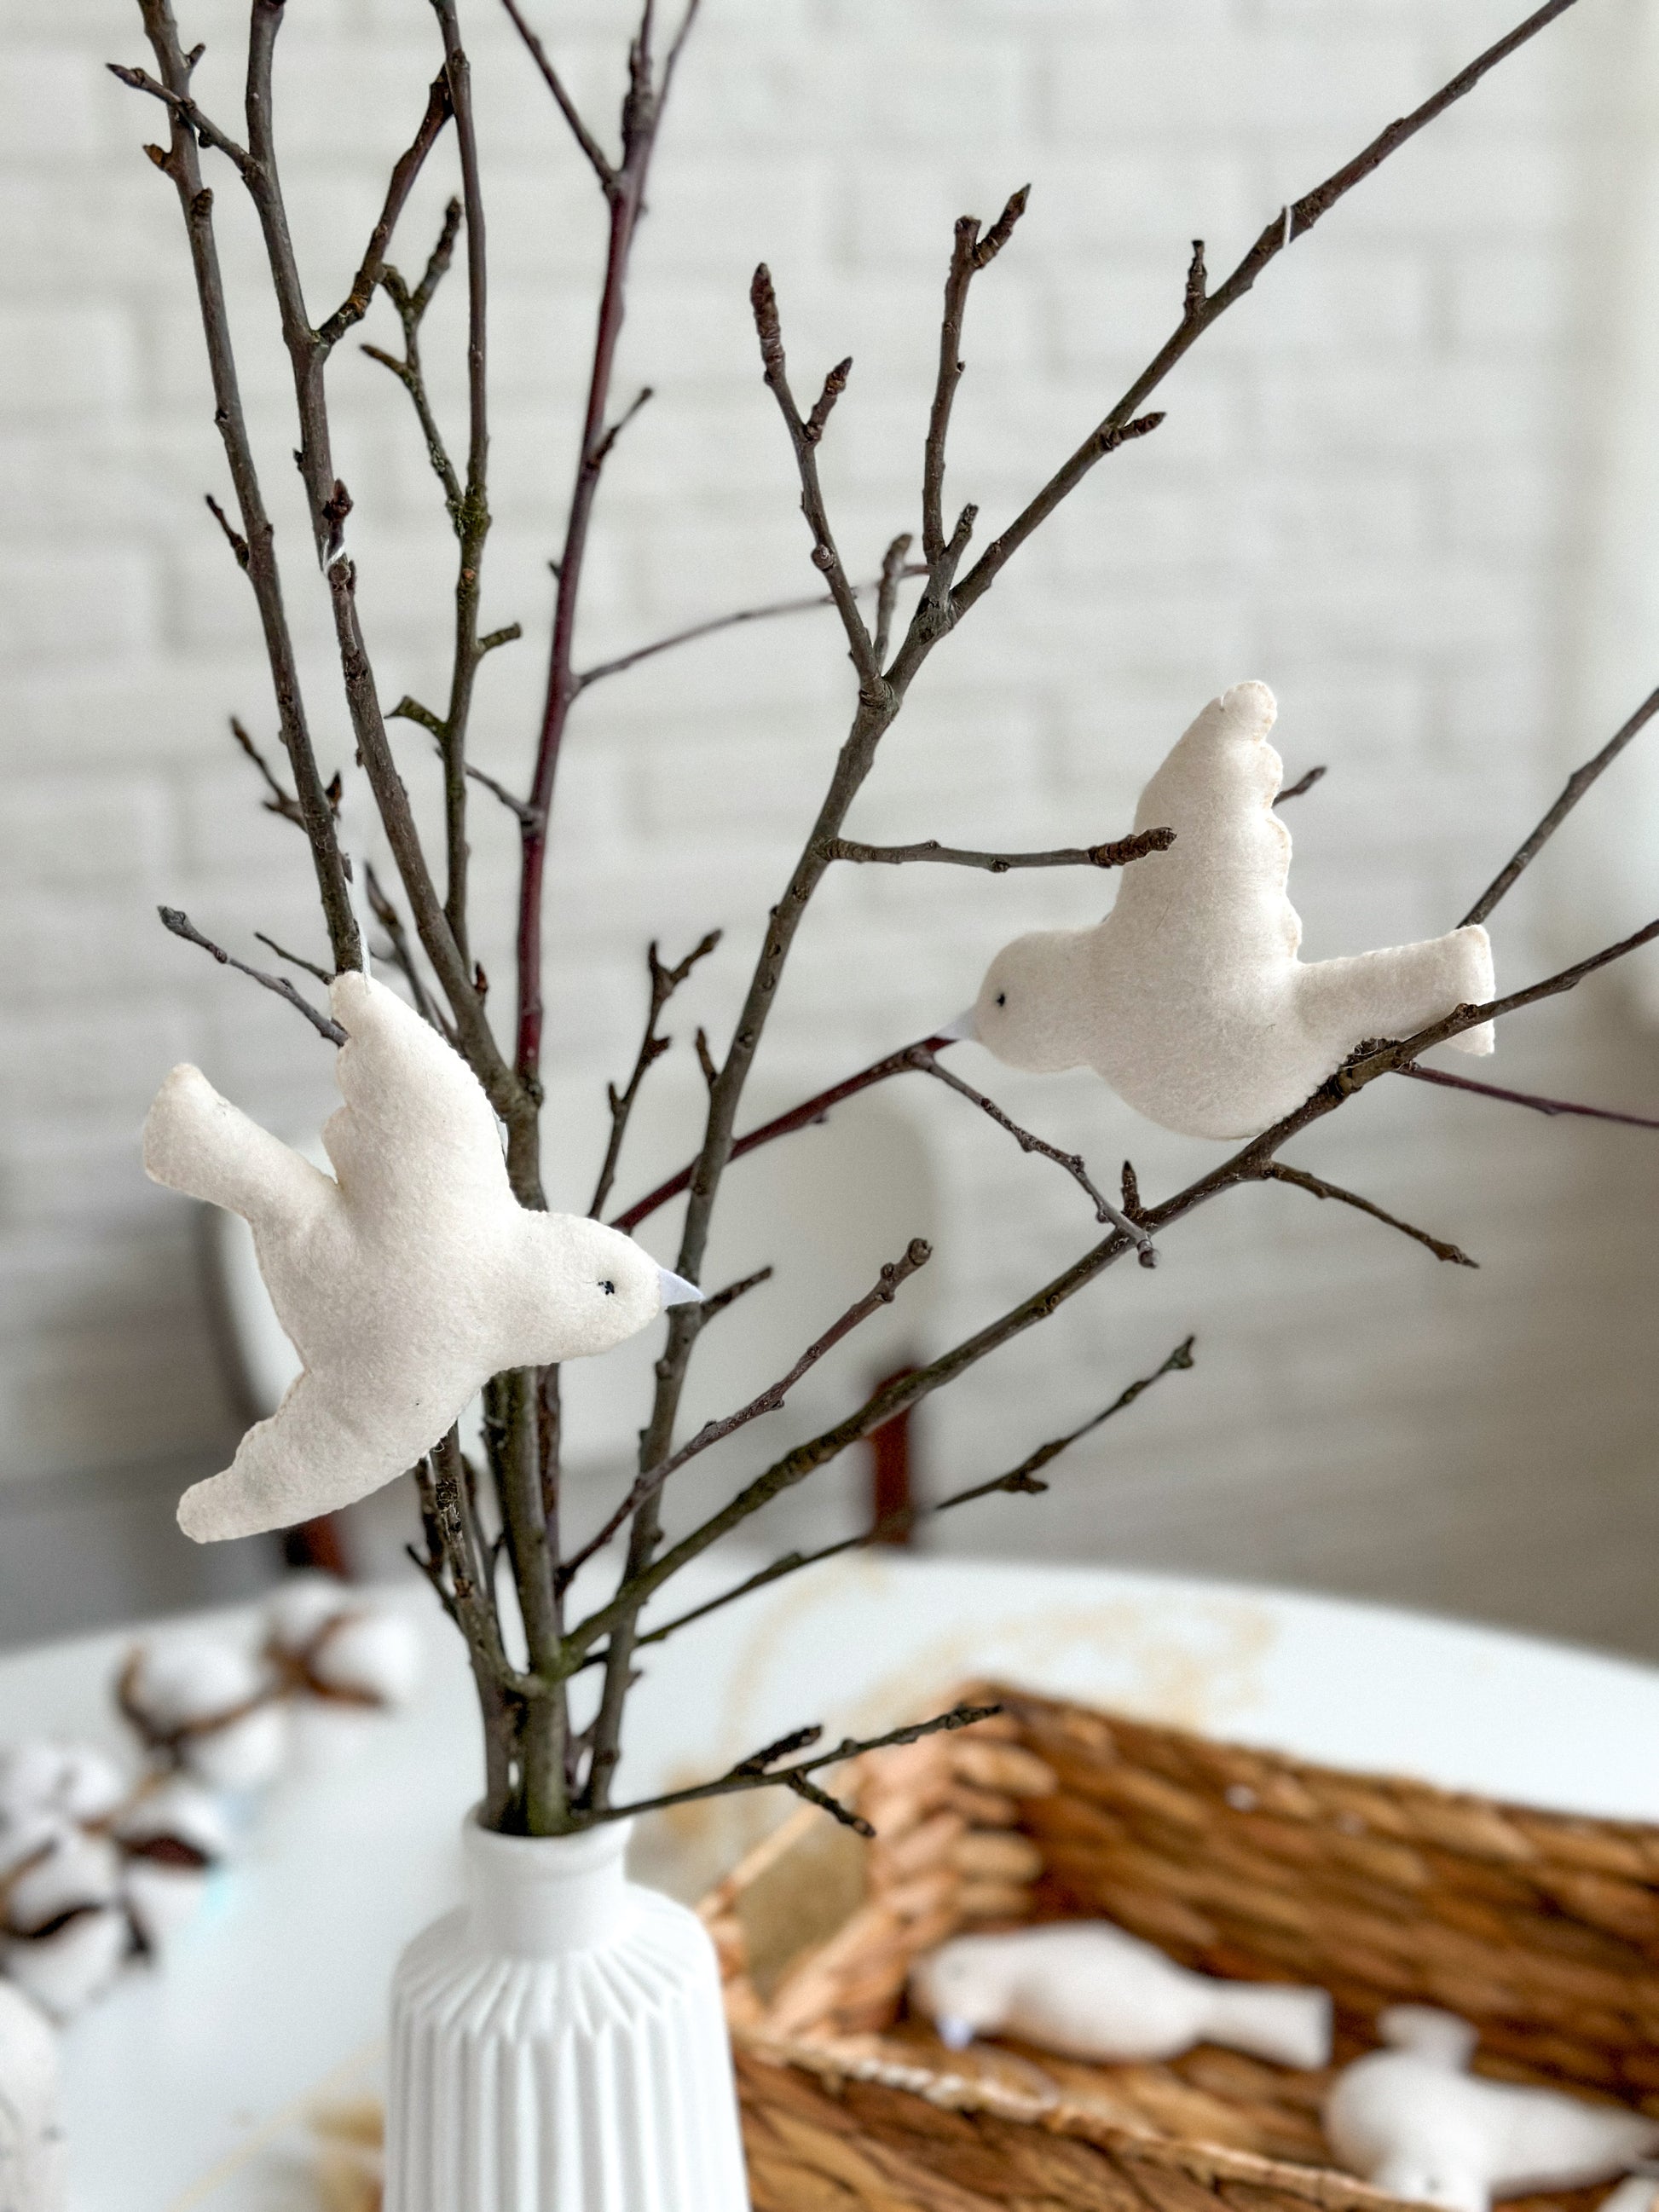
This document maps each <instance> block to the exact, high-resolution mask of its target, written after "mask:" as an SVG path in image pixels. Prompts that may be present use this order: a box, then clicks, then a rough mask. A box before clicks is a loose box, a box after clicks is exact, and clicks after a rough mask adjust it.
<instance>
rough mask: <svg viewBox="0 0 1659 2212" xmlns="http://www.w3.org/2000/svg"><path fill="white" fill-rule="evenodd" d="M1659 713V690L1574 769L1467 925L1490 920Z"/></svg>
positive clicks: (1474, 908)
mask: <svg viewBox="0 0 1659 2212" xmlns="http://www.w3.org/2000/svg"><path fill="white" fill-rule="evenodd" d="M1656 714H1659V690H1655V691H1650V692H1649V694H1648V696H1647V697H1646V698H1645V699H1644V701H1643V702H1642V703H1641V705H1640V706H1639V707H1638V708H1637V710H1636V712H1635V713H1634V714H1632V716H1631V718H1630V720H1628V721H1627V722H1625V723H1622V724H1621V725H1620V727H1619V728H1618V729H1616V730H1615V731H1614V732H1613V735H1612V736H1611V737H1610V738H1608V739H1607V743H1606V744H1604V745H1603V746H1602V748H1601V751H1600V752H1599V753H1596V754H1595V756H1594V757H1592V758H1591V759H1589V760H1587V761H1586V762H1585V763H1584V764H1583V767H1582V768H1578V769H1574V770H1573V772H1572V774H1571V775H1570V776H1569V777H1568V778H1567V782H1566V788H1565V790H1564V791H1563V792H1562V793H1561V796H1560V797H1559V799H1557V800H1556V802H1555V804H1554V805H1553V806H1552V807H1551V809H1550V811H1549V812H1548V813H1547V815H1546V816H1545V817H1544V818H1543V820H1542V821H1541V823H1539V825H1538V827H1537V828H1536V829H1534V831H1533V833H1532V835H1531V836H1530V837H1528V839H1527V841H1526V842H1525V843H1524V844H1523V845H1522V847H1521V848H1520V850H1519V851H1518V852H1517V853H1516V854H1515V856H1514V858H1513V859H1512V860H1510V861H1509V862H1507V864H1506V865H1505V866H1504V867H1503V868H1501V869H1500V870H1499V871H1498V874H1497V875H1496V876H1495V877H1494V878H1492V882H1491V883H1489V884H1487V886H1486V890H1483V891H1482V892H1481V894H1480V897H1479V898H1478V899H1476V901H1475V902H1474V905H1473V906H1472V907H1471V908H1469V910H1468V913H1467V914H1466V915H1464V917H1463V921H1464V923H1465V924H1468V923H1469V922H1471V921H1485V920H1486V916H1487V915H1489V914H1490V913H1491V912H1492V908H1494V907H1495V906H1496V905H1497V904H1498V901H1499V899H1501V898H1503V897H1504V896H1505V895H1506V894H1507V893H1508V892H1509V890H1510V889H1511V887H1512V886H1513V885H1514V884H1515V882H1516V878H1518V877H1520V876H1522V875H1523V874H1524V873H1525V872H1526V871H1527V869H1528V868H1529V867H1530V866H1532V863H1533V862H1534V860H1536V859H1537V857H1538V855H1539V854H1540V853H1541V852H1542V850H1543V849H1544V847H1545V846H1546V845H1547V844H1548V842H1549V841H1550V839H1551V838H1552V837H1553V836H1554V835H1555V833H1556V831H1557V830H1558V829H1559V828H1560V827H1561V824H1562V823H1564V822H1565V820H1566V818H1567V817H1568V815H1569V814H1571V811H1572V810H1573V808H1574V807H1575V806H1577V804H1578V802H1579V800H1580V799H1582V798H1583V796H1584V793H1586V792H1587V791H1588V790H1589V787H1590V786H1591V785H1592V784H1593V783H1594V782H1595V781H1596V779H1597V778H1598V777H1599V776H1600V775H1601V774H1602V772H1603V770H1604V769H1609V768H1611V767H1612V765H1613V763H1614V761H1616V760H1617V759H1618V757H1619V756H1620V753H1621V752H1623V751H1624V750H1625V747H1626V745H1627V744H1629V743H1630V741H1631V739H1632V738H1633V737H1635V736H1636V735H1637V733H1638V732H1639V731H1641V730H1644V729H1645V728H1646V727H1647V726H1648V724H1649V723H1650V721H1651V720H1653V718H1654V716H1655V715H1656Z"/></svg>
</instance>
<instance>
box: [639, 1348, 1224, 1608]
mask: <svg viewBox="0 0 1659 2212" xmlns="http://www.w3.org/2000/svg"><path fill="white" fill-rule="evenodd" d="M1193 1344H1194V1339H1193V1338H1192V1337H1190V1336H1189V1337H1188V1338H1186V1339H1185V1340H1184V1341H1182V1343H1180V1344H1178V1345H1176V1348H1175V1350H1174V1351H1173V1352H1171V1353H1170V1356H1169V1358H1167V1359H1166V1360H1165V1361H1164V1364H1163V1365H1162V1366H1161V1367H1155V1368H1154V1369H1153V1370H1152V1373H1151V1374H1150V1375H1143V1376H1141V1377H1140V1378H1139V1381H1138V1382H1134V1383H1130V1384H1129V1385H1128V1387H1127V1389H1123V1390H1120V1391H1119V1393H1118V1395H1117V1396H1116V1397H1115V1398H1114V1399H1113V1401H1112V1402H1111V1404H1110V1405H1109V1406H1106V1407H1103V1408H1102V1409H1101V1411H1100V1412H1099V1413H1096V1414H1094V1415H1092V1416H1091V1419H1088V1420H1086V1421H1085V1422H1083V1423H1082V1424H1081V1425H1079V1427H1077V1428H1075V1429H1069V1430H1067V1431H1066V1434H1065V1435H1064V1436H1060V1437H1050V1438H1049V1440H1048V1443H1045V1444H1039V1445H1038V1446H1037V1448H1036V1450H1035V1451H1034V1452H1030V1453H1028V1454H1027V1455H1026V1456H1025V1458H1024V1459H1023V1460H1021V1462H1020V1463H1019V1465H1018V1467H1012V1468H1009V1469H1008V1471H1007V1473H1006V1474H996V1475H993V1476H992V1477H991V1479H990V1480H989V1481H987V1482H975V1483H971V1484H970V1485H969V1486H968V1488H967V1489H965V1490H957V1491H952V1492H951V1495H950V1496H949V1497H948V1498H940V1499H939V1501H938V1503H937V1504H933V1505H920V1506H917V1505H906V1506H902V1507H900V1508H899V1510H897V1511H896V1512H894V1513H884V1514H883V1515H881V1516H879V1518H878V1519H877V1520H874V1521H872V1522H871V1523H870V1526H869V1527H868V1528H865V1529H863V1530H861V1531H860V1534H858V1535H856V1536H843V1537H842V1539H841V1541H840V1542H839V1543H836V1544H824V1545H821V1546H820V1547H819V1548H818V1549H817V1551H815V1552H788V1553H785V1555H784V1556H783V1557H782V1558H781V1559H774V1560H773V1561H772V1563H771V1565H769V1566H764V1567H762V1568H761V1569H760V1570H759V1571H757V1573H755V1574H752V1575H749V1576H746V1577H744V1580H743V1581H742V1582H740V1583H735V1584H734V1585H733V1587H732V1589H728V1590H722V1591H721V1592H720V1595H719V1596H718V1597H711V1598H707V1599H705V1600H704V1601H703V1602H702V1604H701V1605H697V1606H693V1607H691V1608H690V1611H689V1612H686V1613H678V1614H677V1615H676V1616H675V1618H674V1619H673V1620H665V1621H664V1623H663V1624H662V1626H660V1627H659V1628H653V1629H651V1630H650V1631H649V1632H647V1634H645V1635H643V1636H641V1638H639V1648H640V1649H641V1650H644V1648H645V1647H646V1645H647V1644H664V1643H666V1641H667V1640H668V1638H670V1637H671V1636H672V1635H674V1634H675V1632H677V1631H678V1630H679V1629H682V1628H689V1627H690V1625H691V1623H692V1622H693V1621H694V1620H703V1619H705V1618H706V1617H707V1615H708V1614H709V1613H719V1612H720V1611H721V1610H722V1609H723V1608H724V1607H726V1606H728V1605H735V1604H736V1603H737V1601H738V1599H739V1598H744V1597H749V1596H750V1595H753V1593H754V1592H755V1591H756V1590H761V1589H769V1588H770V1586H771V1585H772V1583H775V1582H781V1581H782V1580H783V1579H784V1577H786V1576H788V1575H794V1574H799V1573H800V1572H801V1571H802V1570H803V1569H804V1568H806V1567H815V1566H817V1565H821V1564H822V1562H823V1560H825V1559H839V1558H841V1556H842V1553H846V1552H860V1551H866V1550H867V1549H868V1548H869V1547H870V1546H871V1545H872V1544H884V1543H888V1542H890V1541H891V1540H892V1539H893V1538H894V1537H903V1536H908V1534H910V1532H911V1530H912V1529H913V1528H915V1525H916V1523H917V1522H919V1521H932V1520H934V1519H937V1517H938V1516H939V1514H941V1513H951V1512H954V1511H955V1510H956V1509H957V1507H958V1506H960V1505H971V1504H975V1503H977V1501H978V1500H979V1499H981V1498H992V1497H995V1496H996V1495H998V1494H999V1493H1006V1494H1012V1495H1017V1496H1024V1497H1037V1496H1040V1495H1041V1494H1042V1492H1044V1491H1046V1490H1047V1489H1048V1484H1047V1483H1046V1482H1039V1481H1038V1480H1037V1479H1036V1478H1037V1475H1038V1474H1039V1473H1040V1471H1041V1470H1042V1468H1045V1467H1047V1466H1048V1464H1049V1463H1050V1462H1052V1461H1054V1460H1056V1459H1058V1458H1059V1457H1060V1454H1061V1453H1062V1452H1064V1451H1069V1450H1070V1449H1071V1447H1072V1446H1073V1444H1074V1443H1077V1442H1078V1441H1079V1439H1080V1438H1081V1437H1086V1436H1089V1435H1091V1434H1092V1433H1093V1431H1095V1430H1096V1429H1097V1428H1099V1427H1100V1425H1101V1424H1102V1423H1103V1422H1104V1421H1109V1420H1110V1419H1111V1418H1112V1416H1113V1415H1114V1414H1115V1413H1122V1412H1123V1410H1124V1408H1125V1407H1128V1406H1133V1404H1134V1402H1135V1401H1136V1399H1137V1398H1139V1396H1140V1395H1142V1393H1143V1392H1145V1391H1147V1390H1150V1389H1152V1385H1153V1383H1156V1382H1158V1380H1159V1379H1160V1378H1161V1377H1162V1376H1165V1375H1172V1374H1176V1373H1177V1372H1181V1371H1182V1370H1186V1369H1188V1368H1190V1367H1191V1366H1192V1364H1193Z"/></svg>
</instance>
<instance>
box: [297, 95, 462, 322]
mask: <svg viewBox="0 0 1659 2212" xmlns="http://www.w3.org/2000/svg"><path fill="white" fill-rule="evenodd" d="M451 112H452V110H451V106H450V100H449V80H448V76H447V73H446V72H445V71H444V70H439V72H438V74H437V76H435V77H434V78H433V80H432V85H431V88H430V90H429V91H428V94H427V100H426V113H425V114H424V115H423V116H422V118H421V122H420V128H419V129H418V130H417V131H416V133H415V137H414V139H413V140H412V142H411V143H410V146H409V148H408V150H407V151H406V152H405V153H404V154H402V155H400V156H399V157H398V162H397V165H396V167H394V168H393V170H392V179H391V181H390V183H389V184H388V185H387V186H386V201H385V204H384V205H383V206H382V207H381V210H380V219H379V221H378V222H376V223H375V225H374V229H373V230H372V231H371V232H370V234H369V240H368V246H366V247H365V248H364V249H363V258H362V262H361V263H360V264H358V269H357V273H356V276H354V277H353V278H352V280H351V289H350V290H349V292H348V293H347V294H346V296H345V298H344V299H343V300H342V301H341V302H340V304H339V306H338V307H337V308H336V309H335V310H334V313H332V314H331V316H330V317H329V318H328V319H327V321H326V322H325V323H323V324H321V325H319V329H318V331H317V335H318V337H319V338H321V340H322V341H323V343H324V344H325V345H326V346H329V347H334V346H337V345H338V343H340V340H341V339H342V338H343V337H344V336H345V334H346V332H347V331H349V329H350V328H351V327H352V325H353V324H355V323H360V322H362V319H363V317H364V316H365V315H366V314H367V313H368V310H369V307H370V306H371V305H372V303H373V301H374V292H375V288H376V286H377V285H378V284H379V283H380V279H381V277H382V276H384V275H385V273H386V249H387V248H388V246H390V245H391V244H392V232H393V231H394V230H395V229H396V228H397V227H398V216H400V215H401V214H402V213H403V211H404V203H405V201H407V199H408V197H409V195H410V191H412V190H413V188H414V184H415V179H416V177H418V176H419V175H420V173H421V171H422V167H424V166H425V163H426V157H427V155H428V154H429V153H430V152H431V151H432V149H433V147H434V146H435V144H436V143H437V141H438V137H439V134H440V132H441V131H442V129H443V127H444V125H445V124H446V123H447V122H448V120H449V118H450V114H451Z"/></svg>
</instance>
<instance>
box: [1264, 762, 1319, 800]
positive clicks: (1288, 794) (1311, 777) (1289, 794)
mask: <svg viewBox="0 0 1659 2212" xmlns="http://www.w3.org/2000/svg"><path fill="white" fill-rule="evenodd" d="M1324 774H1325V768H1324V765H1323V763H1321V765H1320V766H1319V767H1318V768H1310V769H1309V770H1308V773H1307V774H1306V775H1299V776H1297V780H1296V781H1295V782H1294V783H1291V784H1287V785H1286V786H1285V788H1284V790H1283V791H1281V792H1280V793H1279V796H1278V798H1277V799H1274V801H1273V805H1275V806H1282V805H1284V804H1285V800H1286V799H1300V798H1301V796H1302V794H1303V793H1304V791H1311V790H1312V789H1313V787H1314V786H1315V784H1316V783H1317V782H1318V781H1319V780H1320V778H1321V777H1322V775H1324Z"/></svg>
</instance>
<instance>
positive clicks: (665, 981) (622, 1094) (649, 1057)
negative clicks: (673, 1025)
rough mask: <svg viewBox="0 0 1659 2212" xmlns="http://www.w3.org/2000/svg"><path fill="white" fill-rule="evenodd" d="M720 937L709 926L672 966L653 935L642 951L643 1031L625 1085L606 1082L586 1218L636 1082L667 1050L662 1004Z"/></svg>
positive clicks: (594, 1212)
mask: <svg viewBox="0 0 1659 2212" xmlns="http://www.w3.org/2000/svg"><path fill="white" fill-rule="evenodd" d="M719 943H720V931H719V930H718V929H711V930H710V931H709V932H708V934H707V936H705V937H704V938H703V939H702V940H701V942H700V943H698V944H696V945H693V946H692V948H691V950H690V952H688V953H687V954H686V956H685V957H684V960H681V961H679V962H678V963H676V965H675V966H673V967H672V968H670V967H667V966H665V964H664V963H663V962H662V960H660V959H659V957H658V954H657V943H656V939H654V938H653V939H652V940H651V943H650V945H649V946H648V947H647V951H646V955H645V957H646V964H647V969H648V971H649V974H650V978H651V1003H650V1006H649V1008H648V1010H647V1013H646V1018H645V1035H644V1036H643V1037H642V1038H641V1041H640V1049H639V1053H638V1054H637V1056H636V1057H635V1061H634V1072H633V1073H632V1074H631V1075H630V1076H629V1079H628V1084H627V1087H626V1089H624V1090H622V1091H618V1090H617V1086H616V1085H615V1084H614V1083H612V1084H609V1085H607V1086H606V1097H607V1099H608V1101H609V1103H610V1107H611V1139H610V1142H609V1143H608V1144H607V1145H606V1146H605V1164H604V1165H603V1166H602V1167H601V1168H600V1170H599V1182H597V1183H596V1184H595V1186H594V1189H593V1202H592V1205H591V1206H589V1207H588V1209H587V1212H588V1218H589V1219H590V1220H597V1219H598V1218H599V1215H600V1213H601V1212H603V1211H604V1208H605V1200H606V1199H608V1198H609V1197H610V1195H611V1185H612V1184H613V1183H614V1182H616V1180H617V1161H618V1160H619V1159H620V1158H621V1157H622V1148H623V1138H624V1137H625V1136H626V1135H627V1133H628V1123H629V1116H630V1115H632V1113H633V1111H634V1102H635V1099H636V1098H637V1097H639V1095H640V1085H641V1084H642V1083H643V1082H644V1081H645V1079H646V1074H647V1070H648V1069H649V1068H650V1066H651V1065H652V1063H653V1061H654V1060H660V1059H661V1057H662V1055H663V1054H664V1053H665V1052H666V1051H667V1050H668V1048H669V1044H670V1042H671V1040H670V1039H669V1038H667V1037H665V1036H658V1034H657V1024H658V1022H659V1019H660V1018H661V1016H662V1011H663V1008H664V1007H665V1006H666V1005H667V1004H668V1001H669V1000H671V998H672V997H673V995H674V994H675V992H676V991H678V989H679V987H680V986H681V984H682V983H684V981H685V980H686V978H687V977H688V976H689V975H690V973H691V970H692V969H694V968H695V967H696V964H697V963H698V961H700V960H706V959H707V958H708V955H709V954H710V953H711V952H712V951H714V947H715V946H716V945H718V944H719Z"/></svg>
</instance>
